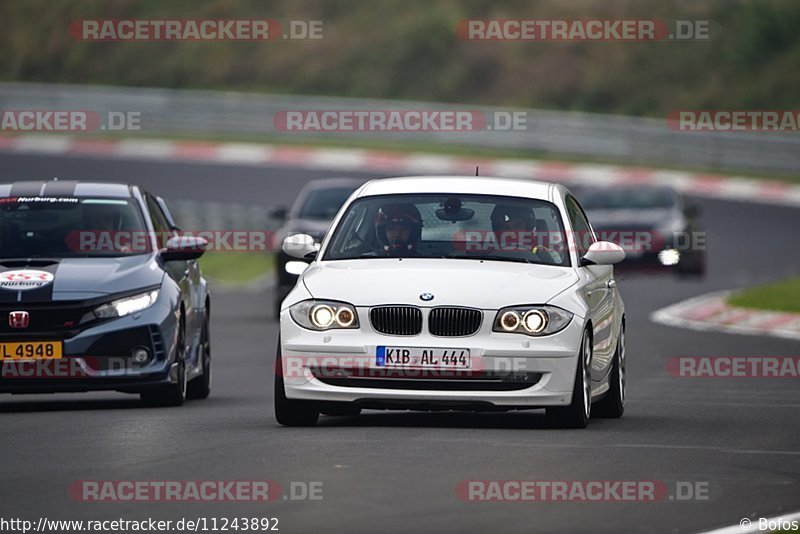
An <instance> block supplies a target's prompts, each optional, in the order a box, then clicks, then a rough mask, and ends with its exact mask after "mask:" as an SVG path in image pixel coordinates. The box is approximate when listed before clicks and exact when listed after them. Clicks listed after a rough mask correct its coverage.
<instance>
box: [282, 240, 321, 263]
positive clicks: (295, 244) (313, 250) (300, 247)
mask: <svg viewBox="0 0 800 534" xmlns="http://www.w3.org/2000/svg"><path fill="white" fill-rule="evenodd" d="M281 249H282V250H283V251H284V252H285V253H286V254H287V255H288V256H291V257H292V258H297V259H298V260H313V259H314V258H316V257H317V251H319V246H317V244H316V243H314V238H313V237H311V236H310V235H308V234H295V235H290V236H289V237H287V238H286V239H284V240H283V246H281Z"/></svg>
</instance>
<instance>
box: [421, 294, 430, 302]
mask: <svg viewBox="0 0 800 534" xmlns="http://www.w3.org/2000/svg"><path fill="white" fill-rule="evenodd" d="M419 298H420V299H422V300H424V301H426V302H427V301H429V300H433V293H423V294H422V295H420V296H419Z"/></svg>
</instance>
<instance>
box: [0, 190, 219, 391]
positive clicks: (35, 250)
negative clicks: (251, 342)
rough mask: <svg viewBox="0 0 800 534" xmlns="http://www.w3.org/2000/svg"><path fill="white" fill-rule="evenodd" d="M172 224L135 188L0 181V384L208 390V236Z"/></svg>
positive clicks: (162, 207)
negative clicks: (204, 269) (185, 233)
mask: <svg viewBox="0 0 800 534" xmlns="http://www.w3.org/2000/svg"><path fill="white" fill-rule="evenodd" d="M178 231H179V229H178V228H177V226H176V225H175V223H174V221H173V219H172V216H171V215H170V213H169V210H168V209H167V205H166V203H165V202H164V200H163V199H161V198H160V197H156V196H153V195H151V194H149V193H147V192H145V191H143V190H141V189H139V188H138V187H136V186H130V185H123V184H109V183H102V184H101V183H84V182H74V181H48V182H17V183H14V184H0V364H1V365H2V372H1V373H0V392H6V393H47V392H78V391H92V390H116V391H121V392H127V393H138V394H140V395H141V397H142V400H143V401H145V402H146V403H148V404H153V405H180V404H183V402H184V399H186V398H205V397H207V396H208V395H209V392H210V387H211V351H210V342H209V317H210V310H211V307H210V306H211V299H210V295H209V292H208V288H207V285H206V280H205V278H203V276H202V274H201V272H200V268H199V266H198V265H197V262H196V261H195V260H196V259H197V258H198V257H199V256H200V255H201V254H202V253H203V250H204V249H205V246H206V245H207V243H206V242H205V240H203V239H200V238H194V237H180V236H179V235H178Z"/></svg>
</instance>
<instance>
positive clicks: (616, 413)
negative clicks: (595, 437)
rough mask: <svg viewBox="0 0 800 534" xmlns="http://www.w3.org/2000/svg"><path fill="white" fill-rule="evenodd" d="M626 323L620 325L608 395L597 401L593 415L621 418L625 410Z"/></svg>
mask: <svg viewBox="0 0 800 534" xmlns="http://www.w3.org/2000/svg"><path fill="white" fill-rule="evenodd" d="M625 363H626V355H625V325H624V324H623V325H622V327H620V331H619V339H618V340H617V352H616V354H615V355H614V365H613V367H612V368H611V377H610V378H609V382H610V384H609V388H608V393H606V396H605V397H604V398H603V399H602V400H600V401H598V402H597V403H595V405H594V407H593V409H592V415H593V416H596V417H605V418H609V419H619V418H620V417H622V414H623V413H624V412H625V386H626V381H627V375H626V372H625Z"/></svg>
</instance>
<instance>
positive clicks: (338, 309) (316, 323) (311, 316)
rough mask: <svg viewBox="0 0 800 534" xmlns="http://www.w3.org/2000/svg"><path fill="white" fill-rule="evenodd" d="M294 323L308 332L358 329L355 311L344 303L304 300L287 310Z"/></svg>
mask: <svg viewBox="0 0 800 534" xmlns="http://www.w3.org/2000/svg"><path fill="white" fill-rule="evenodd" d="M289 315H291V317H292V319H294V322H296V323H297V324H299V325H300V326H302V327H303V328H308V329H309V330H318V331H322V330H331V329H333V328H358V314H356V309H355V308H354V307H353V306H352V305H350V304H347V303H344V302H335V301H331V300H304V301H302V302H298V303H297V304H295V305H294V306H292V307H291V308H289Z"/></svg>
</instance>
